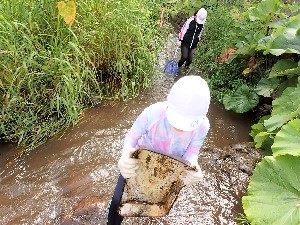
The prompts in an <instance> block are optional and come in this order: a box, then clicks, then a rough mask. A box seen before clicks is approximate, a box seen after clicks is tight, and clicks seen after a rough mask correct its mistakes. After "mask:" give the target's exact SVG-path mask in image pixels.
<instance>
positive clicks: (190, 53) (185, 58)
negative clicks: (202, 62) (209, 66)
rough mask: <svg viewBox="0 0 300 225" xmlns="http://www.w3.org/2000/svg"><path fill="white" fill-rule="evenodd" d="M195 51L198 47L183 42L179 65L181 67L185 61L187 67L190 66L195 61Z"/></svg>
mask: <svg viewBox="0 0 300 225" xmlns="http://www.w3.org/2000/svg"><path fill="white" fill-rule="evenodd" d="M195 51H196V48H188V47H186V46H185V45H183V44H181V58H180V59H179V61H178V66H179V67H181V66H182V65H183V64H184V63H185V67H189V65H190V64H191V63H192V61H193V57H194V54H195Z"/></svg>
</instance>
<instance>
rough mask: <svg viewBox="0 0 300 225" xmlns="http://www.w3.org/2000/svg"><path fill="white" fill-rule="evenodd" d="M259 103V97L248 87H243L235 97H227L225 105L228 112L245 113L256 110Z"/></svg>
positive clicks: (225, 97) (224, 100)
mask: <svg viewBox="0 0 300 225" xmlns="http://www.w3.org/2000/svg"><path fill="white" fill-rule="evenodd" d="M258 102H259V98H258V95H257V94H256V93H255V92H252V91H250V89H249V87H248V86H247V85H242V86H241V87H239V88H238V89H237V91H236V92H235V93H234V94H233V95H231V96H230V95H225V96H224V97H223V104H224V106H225V108H226V109H227V110H233V111H235V112H237V113H244V112H247V111H249V110H250V109H252V108H254V107H255V106H256V105H257V104H258Z"/></svg>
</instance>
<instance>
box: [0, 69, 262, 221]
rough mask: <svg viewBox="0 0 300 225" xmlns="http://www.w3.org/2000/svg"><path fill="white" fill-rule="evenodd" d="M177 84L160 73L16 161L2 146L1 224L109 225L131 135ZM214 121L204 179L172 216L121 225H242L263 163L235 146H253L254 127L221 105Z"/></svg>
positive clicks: (204, 155) (214, 107) (203, 159)
mask: <svg viewBox="0 0 300 225" xmlns="http://www.w3.org/2000/svg"><path fill="white" fill-rule="evenodd" d="M182 75H188V74H182ZM176 79H177V78H174V77H169V76H166V75H161V77H160V78H158V80H157V81H156V83H155V85H154V87H153V88H151V89H149V90H146V91H145V92H144V93H143V94H141V95H140V96H139V97H138V98H137V99H135V100H132V101H129V102H128V103H126V104H124V103H115V104H113V105H106V106H99V107H97V108H92V109H89V110H87V111H85V113H84V115H83V117H82V120H81V121H80V123H79V124H78V125H77V126H75V127H73V128H70V129H68V130H66V131H65V132H64V133H61V134H60V135H58V136H57V137H55V138H53V139H52V140H50V141H49V142H47V143H46V144H44V145H43V146H41V147H39V148H38V149H36V150H34V151H32V152H30V154H26V155H23V156H22V157H20V158H18V159H14V157H13V155H12V152H15V150H16V149H15V147H14V146H13V145H9V144H8V145H7V144H2V145H0V154H1V155H0V224H2V225H16V224H24V225H25V224H26V225H27V224H28V225H29V224H30V225H32V224H103V225H104V224H106V219H107V212H108V206H109V202H110V199H111V196H112V195H113V192H114V186H115V184H116V181H117V178H118V174H119V172H118V169H117V161H118V158H119V157H120V151H121V149H122V142H123V138H124V136H125V133H126V131H127V130H128V129H129V128H130V126H131V124H132V123H133V121H134V119H135V118H136V117H137V116H138V114H139V113H140V112H141V111H142V110H143V109H144V108H145V107H146V106H148V105H150V104H152V103H154V102H157V101H162V100H165V98H166V95H167V93H168V91H169V89H170V87H171V86H172V84H173V83H174V81H175V80H176ZM208 116H209V119H210V122H211V130H210V132H209V135H208V138H207V140H206V142H205V145H204V147H203V150H202V152H201V154H200V157H199V161H200V163H201V164H202V166H203V170H204V173H205V181H204V182H202V183H200V184H197V185H194V186H191V187H186V188H184V189H183V190H182V191H181V193H180V195H179V198H178V200H177V201H176V202H175V204H174V206H173V208H172V209H171V211H170V213H169V215H168V216H166V217H162V218H125V219H124V221H123V223H122V224H236V216H237V214H238V213H240V212H242V208H241V203H240V198H241V196H242V195H243V194H244V193H245V188H246V183H247V181H248V179H249V175H250V174H251V170H252V169H253V167H254V165H255V163H256V162H257V160H258V159H259V157H260V156H259V155H258V154H257V153H255V151H254V150H253V149H251V148H248V147H244V146H241V145H235V144H238V143H240V142H247V141H249V140H250V138H249V135H248V133H249V131H250V125H251V121H250V120H249V119H247V118H244V117H243V116H241V115H236V114H234V113H231V112H228V111H226V110H224V109H223V108H222V107H221V106H220V105H219V104H217V103H215V102H213V103H212V104H211V107H210V110H209V115H208ZM229 145H231V146H233V147H231V148H224V147H225V146H229Z"/></svg>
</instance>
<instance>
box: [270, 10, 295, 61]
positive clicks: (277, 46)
mask: <svg viewBox="0 0 300 225" xmlns="http://www.w3.org/2000/svg"><path fill="white" fill-rule="evenodd" d="M299 27H300V14H298V15H296V16H293V17H291V18H290V19H289V21H288V22H287V24H286V27H284V29H282V28H280V27H279V28H278V29H280V30H281V31H282V32H281V33H279V32H275V33H274V35H273V34H272V35H273V41H272V43H271V46H270V53H271V54H273V55H276V56H279V55H281V54H283V53H296V54H300V35H299V33H298V31H299Z"/></svg>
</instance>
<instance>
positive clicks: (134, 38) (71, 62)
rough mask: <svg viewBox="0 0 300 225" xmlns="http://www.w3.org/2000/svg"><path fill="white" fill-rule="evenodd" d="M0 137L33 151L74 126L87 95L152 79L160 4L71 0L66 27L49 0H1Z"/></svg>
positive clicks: (89, 100) (117, 93) (125, 93)
mask: <svg viewBox="0 0 300 225" xmlns="http://www.w3.org/2000/svg"><path fill="white" fill-rule="evenodd" d="M0 2H1V3H0V109H1V115H0V138H1V139H2V140H5V141H12V142H17V143H18V145H19V146H22V147H25V149H32V148H34V147H36V146H38V145H40V144H41V143H43V142H44V141H45V140H47V139H49V138H50V137H52V136H53V135H55V134H56V133H57V132H59V131H61V130H62V129H64V128H66V127H68V126H70V125H73V124H76V123H77V122H78V120H79V118H80V115H81V114H82V111H83V109H85V108H86V107H89V106H91V105H93V102H94V99H97V101H102V100H106V99H123V100H124V99H127V98H129V97H132V96H135V95H137V94H138V93H139V91H140V89H141V88H143V87H146V86H149V85H150V84H151V80H152V77H153V65H154V62H155V59H156V53H157V50H158V45H159V41H158V34H159V33H158V26H157V23H158V21H157V19H158V18H159V13H160V12H159V10H158V9H159V4H156V3H155V4H154V3H149V2H148V1H138V0H122V1H112V0H111V1H110V0H98V1H87V0H83V1H77V2H76V8H77V14H76V21H75V22H74V24H73V25H72V26H69V25H66V24H65V23H64V21H63V19H62V18H61V17H60V16H58V12H57V9H56V2H57V1H54V0H40V1H34V0H26V1H20V0H15V1H8V0H1V1H0Z"/></svg>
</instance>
